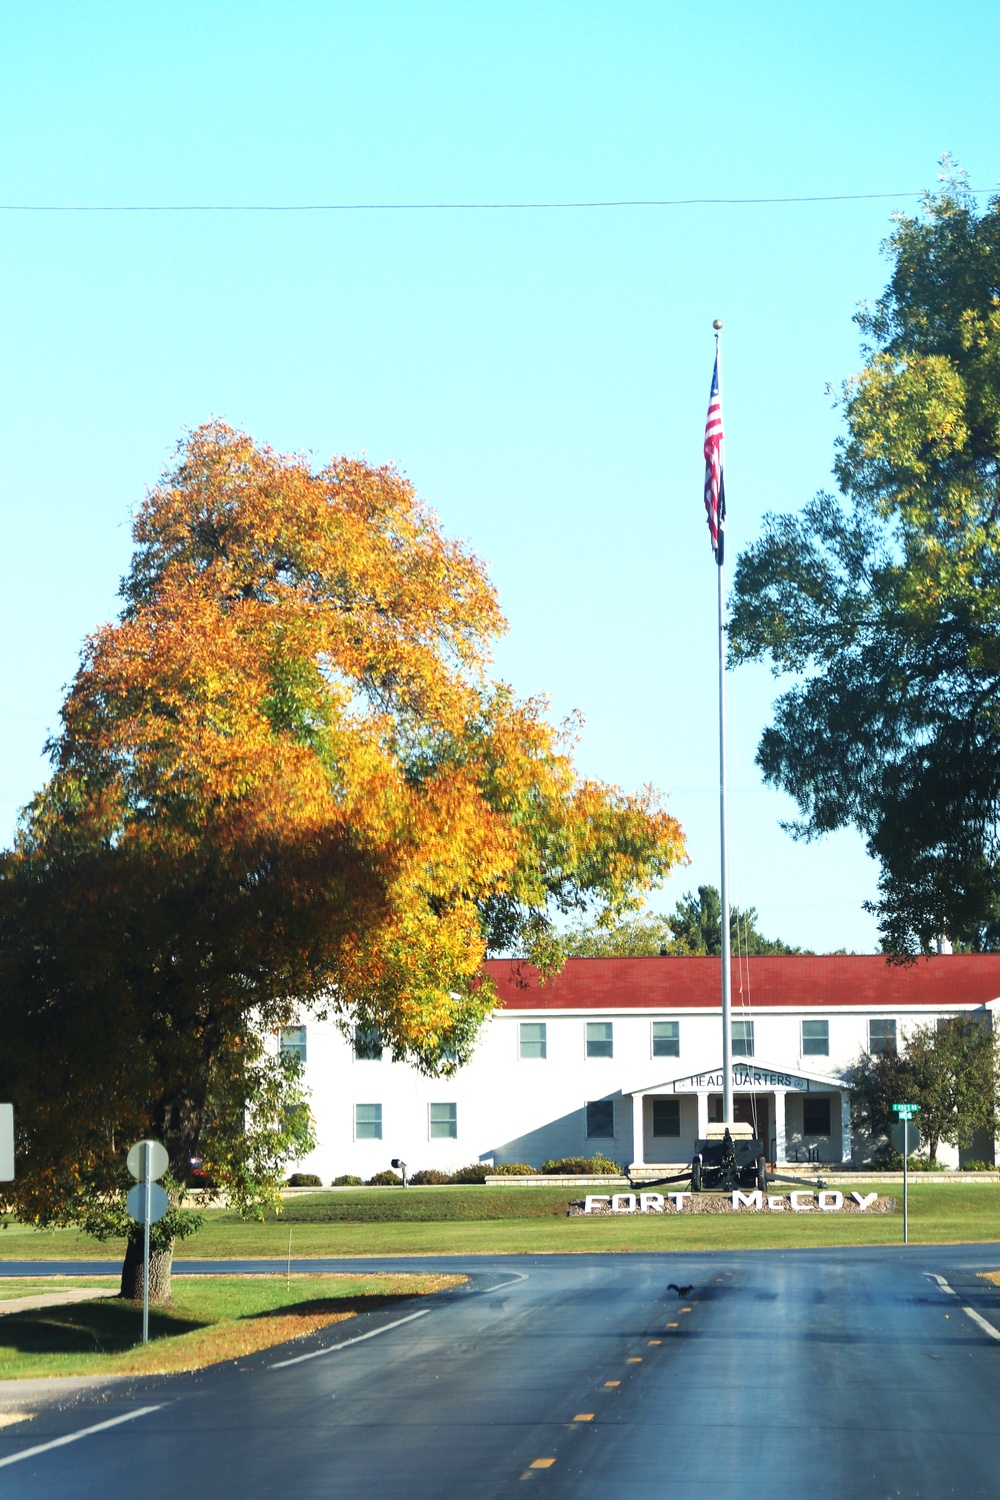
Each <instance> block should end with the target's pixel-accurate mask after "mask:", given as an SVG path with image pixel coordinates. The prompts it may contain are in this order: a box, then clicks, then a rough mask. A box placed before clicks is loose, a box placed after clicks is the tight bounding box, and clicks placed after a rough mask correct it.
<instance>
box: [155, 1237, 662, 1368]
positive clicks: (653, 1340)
mask: <svg viewBox="0 0 1000 1500" xmlns="http://www.w3.org/2000/svg"><path fill="white" fill-rule="evenodd" d="M143 1233H145V1231H143ZM662 1343H663V1340H662V1339H650V1341H649V1347H650V1348H652V1347H653V1345H654V1344H662Z"/></svg>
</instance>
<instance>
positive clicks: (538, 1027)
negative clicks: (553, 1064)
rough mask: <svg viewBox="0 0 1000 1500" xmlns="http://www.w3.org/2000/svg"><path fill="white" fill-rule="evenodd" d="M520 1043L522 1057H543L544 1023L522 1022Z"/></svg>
mask: <svg viewBox="0 0 1000 1500" xmlns="http://www.w3.org/2000/svg"><path fill="white" fill-rule="evenodd" d="M520 1041H521V1056H522V1057H544V1056H545V1022H544V1021H522V1022H521V1038H520Z"/></svg>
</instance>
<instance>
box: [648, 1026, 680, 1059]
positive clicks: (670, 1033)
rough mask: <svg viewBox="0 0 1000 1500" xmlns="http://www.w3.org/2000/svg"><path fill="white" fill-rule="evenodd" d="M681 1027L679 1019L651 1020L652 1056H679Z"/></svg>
mask: <svg viewBox="0 0 1000 1500" xmlns="http://www.w3.org/2000/svg"><path fill="white" fill-rule="evenodd" d="M680 1055H681V1027H680V1022H679V1021H654V1022H653V1056H654V1057H680Z"/></svg>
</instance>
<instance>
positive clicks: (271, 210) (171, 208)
mask: <svg viewBox="0 0 1000 1500" xmlns="http://www.w3.org/2000/svg"><path fill="white" fill-rule="evenodd" d="M965 191H966V192H969V193H973V194H983V193H996V192H998V189H997V188H966V189H965ZM924 196H925V193H924V191H919V192H901V193H813V194H810V195H808V196H803V197H788V198H610V199H607V200H598V201H579V202H577V201H568V202H561V201H553V202H543V203H0V213H5V214H326V213H441V212H444V213H468V212H478V211H485V212H491V211H492V212H497V211H509V210H512V209H529V210H530V209H565V208H577V209H580V208H704V207H712V206H719V207H747V206H752V205H754V204H780V203H860V202H868V201H871V200H876V199H886V198H923V197H924Z"/></svg>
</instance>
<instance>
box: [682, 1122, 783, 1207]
mask: <svg viewBox="0 0 1000 1500" xmlns="http://www.w3.org/2000/svg"><path fill="white" fill-rule="evenodd" d="M702 1188H721V1189H722V1190H723V1191H724V1192H725V1191H732V1189H734V1188H760V1190H761V1192H762V1193H763V1192H766V1191H767V1161H766V1158H765V1153H764V1143H763V1141H759V1140H757V1139H756V1138H755V1136H754V1133H753V1129H752V1127H751V1126H749V1125H742V1124H734V1125H709V1126H708V1127H707V1128H706V1132H705V1139H704V1140H701V1141H699V1142H698V1149H697V1151H696V1152H695V1154H694V1156H693V1157H692V1159H691V1191H692V1193H700V1192H701V1190H702Z"/></svg>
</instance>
